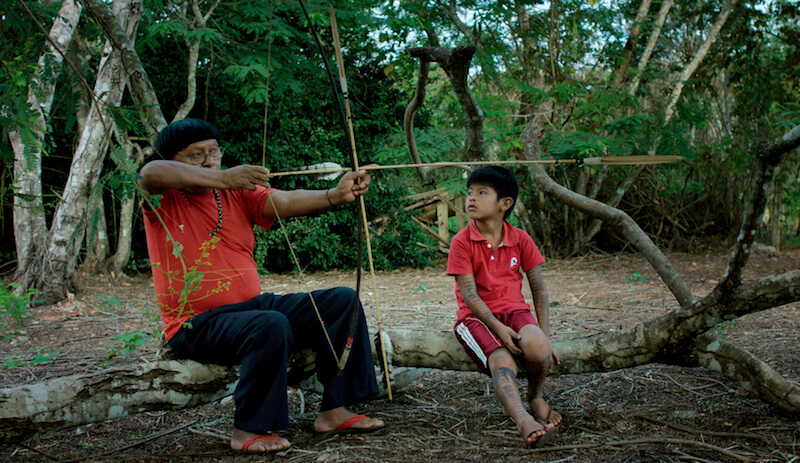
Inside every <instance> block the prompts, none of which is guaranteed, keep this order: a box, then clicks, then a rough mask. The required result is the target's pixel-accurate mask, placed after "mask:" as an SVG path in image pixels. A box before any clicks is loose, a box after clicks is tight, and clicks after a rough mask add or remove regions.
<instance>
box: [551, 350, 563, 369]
mask: <svg viewBox="0 0 800 463" xmlns="http://www.w3.org/2000/svg"><path fill="white" fill-rule="evenodd" d="M550 356H551V357H553V365H561V359H560V358H558V354H556V351H554V350H553V348H552V347H551V348H550Z"/></svg>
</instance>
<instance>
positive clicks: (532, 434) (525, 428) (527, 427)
mask: <svg viewBox="0 0 800 463" xmlns="http://www.w3.org/2000/svg"><path fill="white" fill-rule="evenodd" d="M517 431H519V433H520V434H522V438H523V439H524V440H525V446H526V447H533V446H535V445H536V443H537V441H539V439H541V438H542V437H544V436H545V435H546V434H547V429H545V427H544V425H543V424H542V423H540V422H538V421H536V419H534V417H532V416H531V415H528V416H526V417H524V418H522V419H521V420H520V422H519V423H517Z"/></svg>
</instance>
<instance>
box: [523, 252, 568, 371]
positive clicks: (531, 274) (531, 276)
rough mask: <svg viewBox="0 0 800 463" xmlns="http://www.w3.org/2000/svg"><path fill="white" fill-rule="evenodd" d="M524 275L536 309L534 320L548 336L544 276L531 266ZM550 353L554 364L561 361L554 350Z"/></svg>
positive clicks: (548, 325) (547, 312)
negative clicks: (526, 277)
mask: <svg viewBox="0 0 800 463" xmlns="http://www.w3.org/2000/svg"><path fill="white" fill-rule="evenodd" d="M526 275H527V276H528V284H529V285H530V287H531V294H532V295H533V307H534V310H535V311H536V320H537V321H538V322H539V328H541V330H542V331H543V332H544V334H545V336H547V337H548V338H550V298H549V296H548V295H547V286H545V284H544V278H542V274H541V272H539V267H533V268H532V269H530V270H528V271H527V272H526ZM551 354H552V356H553V362H555V363H556V364H558V363H561V362H560V360H559V359H558V356H557V355H556V353H555V352H551Z"/></svg>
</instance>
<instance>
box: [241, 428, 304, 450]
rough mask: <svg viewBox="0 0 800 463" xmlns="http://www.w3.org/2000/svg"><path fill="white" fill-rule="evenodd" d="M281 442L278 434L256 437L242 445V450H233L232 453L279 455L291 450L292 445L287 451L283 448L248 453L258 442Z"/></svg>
mask: <svg viewBox="0 0 800 463" xmlns="http://www.w3.org/2000/svg"><path fill="white" fill-rule="evenodd" d="M280 440H281V438H280V437H279V436H278V435H277V434H275V433H274V432H273V433H270V434H266V435H263V436H256V437H253V438H252V439H248V440H247V441H245V443H244V445H242V449H241V450H233V449H231V451H233V452H235V453H278V452H283V451H284V450H289V449H290V448H292V447H291V445H290V446H289V447H286V448H285V449H284V448H282V449H275V450H264V451H261V452H257V451H248V450H247V449H248V448H250V446H251V445H253V444H255V443H256V442H263V441H271V442H280Z"/></svg>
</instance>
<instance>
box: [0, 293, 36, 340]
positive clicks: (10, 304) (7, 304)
mask: <svg viewBox="0 0 800 463" xmlns="http://www.w3.org/2000/svg"><path fill="white" fill-rule="evenodd" d="M17 286H18V284H17V283H11V284H9V285H8V287H6V288H0V332H5V331H6V330H8V329H9V328H11V327H12V325H13V327H16V328H21V327H22V325H23V324H24V323H25V320H27V319H28V318H30V317H31V314H30V309H31V306H32V305H35V304H39V303H41V302H43V301H42V300H40V299H34V298H35V297H36V296H37V295H38V294H39V291H37V290H35V289H29V290H27V291H25V292H24V293H21V294H17V293H16V292H15V291H14V290H15V289H16V288H17Z"/></svg>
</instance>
